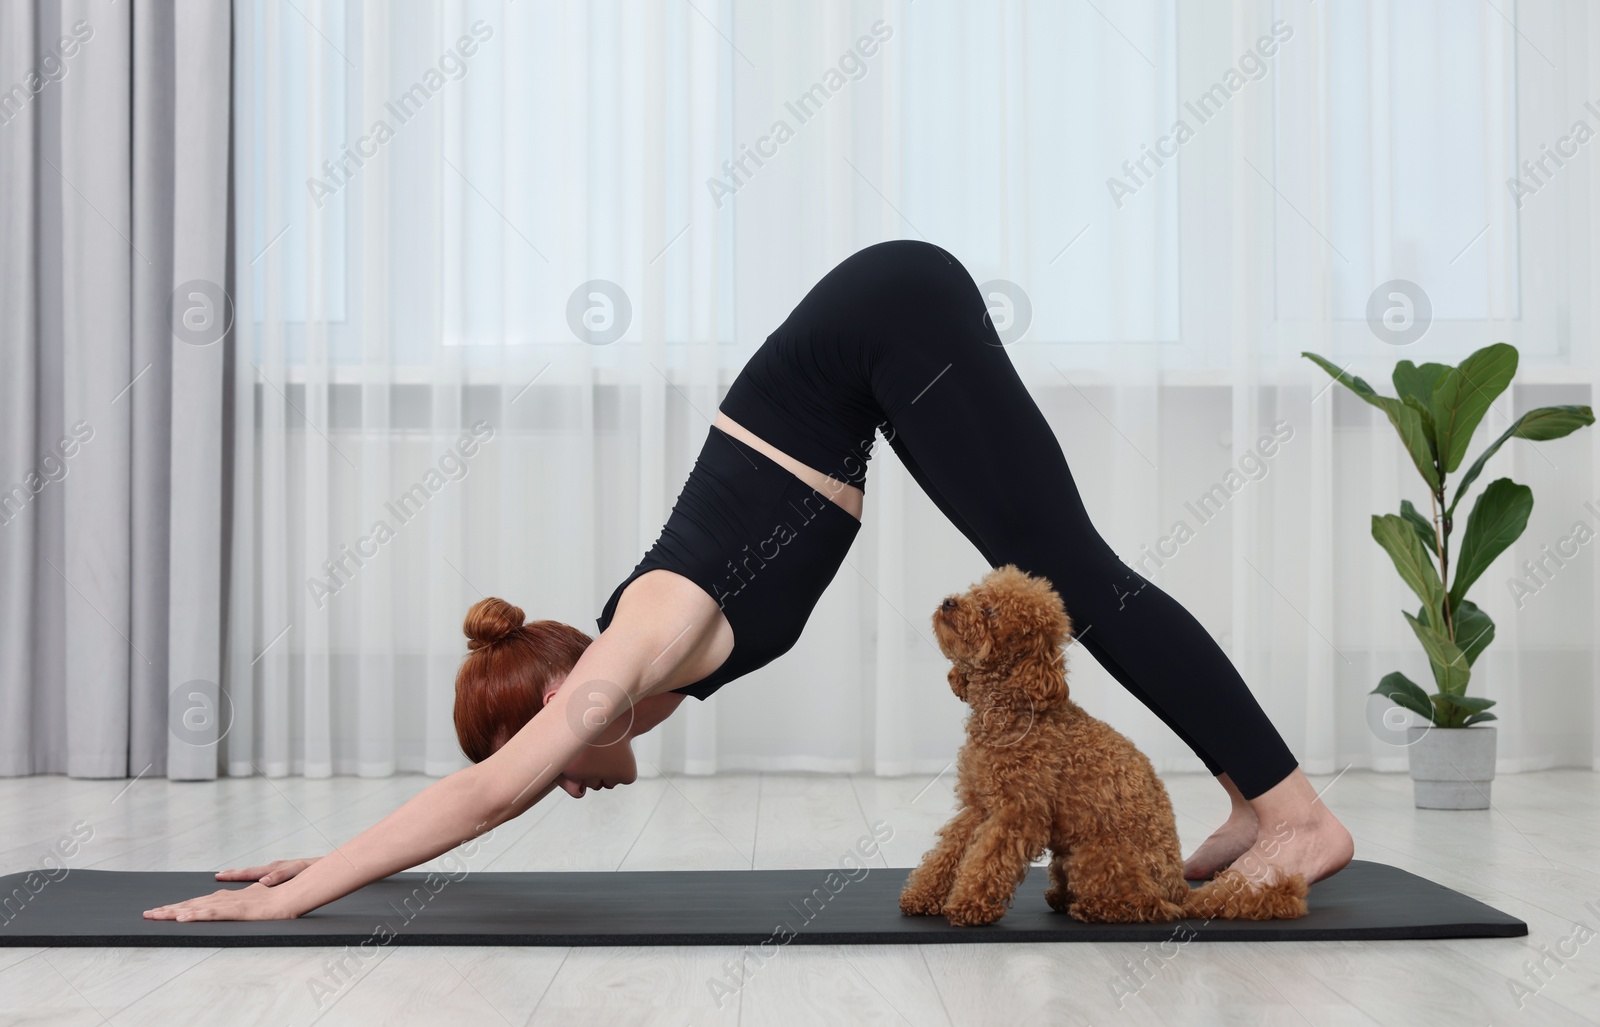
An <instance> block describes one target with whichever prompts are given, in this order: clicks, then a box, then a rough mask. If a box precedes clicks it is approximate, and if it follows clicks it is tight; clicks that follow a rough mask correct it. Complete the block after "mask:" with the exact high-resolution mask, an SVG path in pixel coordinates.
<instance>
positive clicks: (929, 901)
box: [900, 888, 944, 916]
mask: <svg viewBox="0 0 1600 1027" xmlns="http://www.w3.org/2000/svg"><path fill="white" fill-rule="evenodd" d="M900 912H902V913H904V914H905V915H906V916H937V915H938V914H940V913H942V912H944V898H943V896H939V895H934V894H932V893H930V892H927V891H925V890H923V889H920V888H907V889H906V890H905V891H903V892H901V893H900Z"/></svg>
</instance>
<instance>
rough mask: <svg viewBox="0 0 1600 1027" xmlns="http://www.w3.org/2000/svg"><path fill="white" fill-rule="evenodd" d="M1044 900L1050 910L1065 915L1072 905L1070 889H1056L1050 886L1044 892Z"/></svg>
mask: <svg viewBox="0 0 1600 1027" xmlns="http://www.w3.org/2000/svg"><path fill="white" fill-rule="evenodd" d="M1044 900H1045V901H1046V902H1048V903H1049V904H1050V908H1051V909H1053V910H1055V911H1056V912H1057V913H1065V912H1067V910H1068V909H1069V908H1070V907H1071V905H1072V903H1073V895H1072V890H1071V889H1070V888H1058V887H1056V886H1055V885H1051V886H1050V887H1048V888H1046V889H1045V890H1044Z"/></svg>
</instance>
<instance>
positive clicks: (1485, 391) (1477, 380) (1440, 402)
mask: <svg viewBox="0 0 1600 1027" xmlns="http://www.w3.org/2000/svg"><path fill="white" fill-rule="evenodd" d="M1516 373H1517V348H1516V347H1515V346H1512V345H1510V344H1508V343H1504V342H1497V343H1495V344H1494V345H1492V346H1485V347H1484V348H1483V349H1480V350H1478V351H1477V352H1476V353H1474V354H1472V355H1471V356H1469V357H1467V359H1465V360H1463V361H1462V362H1461V366H1460V367H1453V368H1451V369H1450V370H1449V371H1448V372H1446V374H1445V376H1444V378H1443V379H1441V380H1440V382H1439V384H1438V387H1436V388H1435V389H1434V390H1433V395H1432V396H1431V397H1430V398H1429V401H1428V405H1429V407H1430V408H1431V409H1432V410H1433V432H1434V442H1435V444H1436V445H1437V447H1438V453H1439V466H1440V467H1442V468H1443V469H1444V470H1445V472H1446V473H1449V472H1451V471H1454V470H1455V469H1456V468H1457V467H1460V466H1461V458H1462V457H1463V456H1465V455H1466V453H1467V446H1468V444H1469V443H1471V441H1472V433H1473V432H1474V431H1476V430H1477V428H1478V422H1479V421H1481V420H1483V415H1484V414H1485V413H1487V412H1488V410H1489V404H1490V403H1493V402H1494V399H1495V397H1496V396H1498V395H1500V393H1502V392H1504V391H1505V390H1506V386H1508V385H1510V384H1511V379H1512V377H1513V376H1514V375H1516Z"/></svg>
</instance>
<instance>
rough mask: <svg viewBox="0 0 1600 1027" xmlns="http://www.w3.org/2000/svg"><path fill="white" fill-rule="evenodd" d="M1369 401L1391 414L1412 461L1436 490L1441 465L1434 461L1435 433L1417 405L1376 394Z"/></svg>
mask: <svg viewBox="0 0 1600 1027" xmlns="http://www.w3.org/2000/svg"><path fill="white" fill-rule="evenodd" d="M1368 402H1370V403H1372V405H1373V406H1376V407H1380V408H1381V409H1382V410H1383V412H1384V413H1386V414H1388V415H1389V423H1390V424H1392V425H1394V430H1395V431H1397V432H1399V433H1400V440H1401V441H1402V442H1404V443H1405V444H1406V451H1407V452H1409V453H1410V454H1411V462H1412V463H1413V464H1415V465H1416V467H1417V473H1418V474H1420V475H1422V480H1423V481H1425V482H1427V483H1428V488H1429V489H1430V490H1435V491H1436V490H1437V489H1438V488H1439V467H1438V465H1437V464H1436V463H1435V462H1434V448H1433V447H1434V443H1433V435H1432V433H1430V432H1429V431H1428V428H1427V426H1426V425H1424V424H1423V423H1422V414H1420V413H1419V412H1418V411H1417V409H1416V408H1415V407H1412V406H1408V405H1407V404H1406V403H1404V402H1402V401H1401V400H1398V399H1393V398H1391V397H1389V396H1376V397H1374V398H1373V399H1371V400H1369V401H1368Z"/></svg>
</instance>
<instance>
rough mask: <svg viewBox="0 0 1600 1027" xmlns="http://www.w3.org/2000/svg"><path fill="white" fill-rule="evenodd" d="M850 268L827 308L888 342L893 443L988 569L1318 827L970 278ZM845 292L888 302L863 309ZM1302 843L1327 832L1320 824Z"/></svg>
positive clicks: (1261, 728)
mask: <svg viewBox="0 0 1600 1027" xmlns="http://www.w3.org/2000/svg"><path fill="white" fill-rule="evenodd" d="M851 265H853V266H851ZM846 266H849V268H848V270H849V274H847V275H843V276H840V278H839V279H838V281H839V282H840V283H841V284H839V285H838V286H837V287H836V288H834V289H833V290H832V291H831V293H829V294H827V295H825V296H822V297H819V300H821V299H826V300H828V301H830V302H832V303H834V304H836V305H837V309H836V310H834V311H832V313H834V314H835V315H836V316H839V317H841V318H842V323H853V324H855V325H856V326H857V327H858V328H862V329H864V330H875V332H876V334H874V335H866V336H864V338H865V339H866V340H868V341H867V346H868V351H869V364H870V368H869V373H870V378H871V387H872V392H873V394H874V396H875V397H876V399H877V401H878V403H879V405H880V406H881V408H882V411H883V414H884V417H885V419H886V420H887V422H888V423H889V425H890V429H891V431H892V434H891V435H890V438H891V440H892V443H891V444H892V445H894V447H895V449H896V452H898V453H900V454H901V458H902V460H903V461H905V462H906V464H907V467H908V469H910V468H913V467H914V468H915V470H914V471H913V476H914V477H915V478H916V479H917V481H918V483H919V484H920V485H922V487H923V488H924V489H925V490H926V491H927V492H928V493H929V495H930V497H931V498H933V499H934V502H935V503H937V504H938V505H939V506H940V509H941V510H943V511H944V512H945V513H946V516H949V517H950V518H951V520H952V522H953V523H955V524H956V526H957V527H958V528H959V529H960V530H961V531H962V532H963V534H965V535H966V536H967V537H968V538H969V539H972V540H973V542H974V544H975V545H977V546H978V548H979V551H980V552H982V553H983V554H984V556H985V558H986V559H987V560H988V561H989V563H990V565H991V566H999V565H1001V564H1005V563H1014V564H1016V565H1017V566H1018V567H1020V568H1021V569H1022V570H1024V571H1027V572H1029V573H1033V574H1038V575H1041V576H1043V577H1045V578H1047V579H1049V581H1050V582H1051V584H1052V585H1053V586H1054V587H1055V589H1056V591H1057V592H1058V593H1060V595H1061V597H1062V601H1063V603H1064V604H1065V605H1066V608H1067V611H1068V613H1069V614H1070V615H1071V616H1072V618H1073V622H1074V625H1075V628H1076V632H1077V637H1078V640H1079V642H1081V643H1082V644H1083V646H1084V648H1086V649H1088V650H1089V651H1090V653H1091V654H1092V655H1093V656H1094V657H1095V659H1096V660H1097V661H1098V662H1100V663H1101V664H1102V665H1103V666H1105V667H1106V669H1107V670H1108V671H1109V672H1110V673H1111V674H1112V675H1113V676H1115V677H1116V678H1117V680H1118V681H1119V682H1121V683H1123V684H1124V685H1125V686H1127V687H1129V688H1130V691H1132V692H1133V694H1134V695H1135V696H1137V697H1138V698H1139V699H1140V700H1141V701H1143V702H1145V703H1146V704H1147V705H1148V706H1149V707H1150V708H1151V709H1152V710H1154V711H1156V712H1157V714H1158V715H1159V716H1160V717H1161V718H1162V720H1163V721H1165V722H1166V723H1167V724H1169V725H1172V726H1173V729H1174V731H1176V732H1177V733H1178V735H1179V736H1180V737H1181V738H1183V739H1184V741H1185V742H1186V743H1187V744H1188V745H1189V746H1190V747H1191V749H1193V750H1194V751H1195V753H1196V754H1197V755H1199V756H1200V757H1201V759H1202V760H1204V761H1205V762H1206V765H1207V766H1208V767H1209V768H1212V769H1213V772H1217V771H1223V772H1226V773H1227V775H1228V776H1229V778H1230V779H1231V781H1232V782H1233V783H1234V785H1235V786H1236V787H1237V788H1238V790H1239V792H1240V793H1241V795H1242V797H1243V798H1244V799H1245V800H1247V801H1254V800H1257V799H1259V798H1261V797H1263V796H1266V795H1267V794H1268V793H1269V792H1271V793H1272V797H1273V800H1274V801H1273V804H1272V812H1273V813H1274V815H1281V814H1284V813H1286V812H1291V811H1292V807H1293V804H1294V803H1299V804H1300V805H1301V806H1302V807H1304V809H1302V810H1301V811H1300V812H1304V813H1305V814H1306V815H1308V816H1314V817H1318V818H1321V817H1322V814H1324V813H1325V812H1326V808H1325V807H1322V808H1321V809H1320V810H1313V809H1311V808H1310V800H1309V799H1308V798H1307V796H1306V790H1307V789H1309V784H1306V783H1305V778H1304V775H1303V774H1301V773H1299V771H1298V769H1297V764H1296V761H1295V758H1294V756H1293V754H1292V753H1291V752H1290V751H1289V748H1288V746H1287V745H1285V744H1284V741H1283V739H1282V737H1281V736H1279V734H1278V732H1277V730H1276V729H1275V728H1274V727H1273V725H1272V722H1271V721H1270V720H1269V719H1268V718H1267V715H1266V713H1265V711H1263V710H1262V709H1261V707H1260V704H1258V703H1257V702H1256V700H1255V697H1254V696H1253V695H1252V694H1251V692H1250V689H1249V688H1248V686H1246V684H1245V683H1244V680H1243V679H1242V678H1241V677H1240V676H1239V673H1238V671H1237V670H1236V669H1235V668H1234V666H1233V664H1232V663H1231V662H1230V661H1229V660H1228V657H1227V655H1226V654H1225V653H1224V652H1223V651H1222V649H1221V647H1220V646H1218V645H1217V643H1216V641H1215V640H1214V639H1212V638H1211V636H1210V635H1209V634H1207V632H1206V631H1205V629H1204V628H1203V627H1201V625H1200V623H1199V622H1198V621H1197V620H1195V618H1194V617H1193V616H1192V615H1191V614H1190V613H1189V612H1188V611H1187V610H1185V609H1184V608H1183V607H1182V606H1181V605H1180V604H1179V603H1178V602H1177V601H1176V600H1174V599H1173V598H1172V597H1171V596H1169V595H1167V594H1166V593H1165V592H1163V591H1162V590H1161V589H1159V588H1158V587H1156V586H1155V585H1154V584H1152V583H1151V582H1149V581H1148V580H1146V579H1145V578H1144V577H1143V576H1142V575H1140V574H1139V573H1138V572H1136V571H1134V570H1133V569H1132V568H1130V567H1128V566H1127V565H1126V564H1124V563H1122V561H1121V560H1120V559H1118V558H1117V556H1116V554H1115V553H1114V552H1113V551H1112V550H1111V548H1110V546H1109V545H1107V544H1106V542H1105V541H1104V540H1103V539H1102V538H1101V537H1100V534H1099V532H1098V531H1097V530H1096V529H1095V527H1094V525H1093V524H1092V523H1091V522H1090V520H1089V517H1088V514H1087V512H1086V511H1085V509H1084V506H1083V502H1082V500H1081V498H1080V497H1079V495H1078V491H1077V486H1076V484H1075V483H1074V481H1073V478H1072V474H1071V471H1070V470H1069V469H1068V466H1067V461H1066V457H1065V455H1064V454H1063V452H1062V450H1061V446H1060V443H1059V442H1058V441H1057V439H1056V437H1055V434H1054V432H1053V431H1052V430H1051V428H1050V426H1049V423H1048V422H1047V421H1046V420H1045V418H1044V415H1043V414H1042V413H1041V412H1040V411H1039V408H1038V406H1037V405H1036V404H1035V403H1034V402H1033V398H1032V397H1031V396H1030V395H1029V393H1028V391H1027V389H1026V387H1025V386H1024V385H1023V383H1022V380H1021V378H1020V377H1018V375H1017V373H1016V369H1015V368H1014V367H1013V366H1012V364H1011V360H1010V357H1009V356H1008V355H1007V353H1006V351H1005V349H1004V347H1003V346H1002V344H1001V343H1000V340H999V337H998V335H997V334H996V333H995V330H994V328H993V326H992V325H991V324H990V323H989V320H988V317H987V312H986V310H985V307H984V302H983V298H982V297H981V296H980V295H979V293H978V289H977V287H976V285H975V284H974V282H973V281H972V278H971V276H970V275H968V274H967V272H966V271H965V269H964V268H962V267H961V265H960V264H959V263H957V262H956V261H955V260H954V259H953V258H952V257H950V255H949V254H948V253H946V252H945V251H943V250H941V249H939V248H938V247H934V246H930V245H927V244H921V243H912V242H902V243H894V244H880V245H879V246H875V247H869V248H868V249H867V250H864V251H862V252H861V253H858V254H856V255H855V256H854V257H852V258H851V259H850V260H849V261H847V262H846V265H841V268H845V267H846ZM830 277H832V276H830ZM844 283H858V284H859V283H868V284H877V285H878V286H880V288H879V290H878V292H877V294H876V295H870V296H865V297H864V296H863V295H862V294H861V292H860V289H859V288H857V287H855V286H851V285H846V284H844ZM886 434H887V433H886ZM1302 786H1303V787H1302ZM1313 796H1314V793H1313ZM1286 802H1287V803H1288V804H1285V803H1286ZM1258 812H1259V811H1258ZM1262 819H1263V821H1265V820H1266V818H1265V817H1263V818H1262ZM1280 819H1281V817H1280ZM1298 819H1301V818H1299V817H1298V814H1296V817H1293V818H1289V820H1290V822H1291V823H1294V822H1297V821H1298ZM1327 819H1331V815H1329V816H1328V818H1327ZM1276 822H1277V821H1274V823H1276ZM1334 825H1335V826H1337V822H1336V821H1335V822H1334ZM1338 831H1340V832H1342V831H1343V828H1342V827H1340V828H1338ZM1263 834H1265V831H1263ZM1304 834H1305V836H1306V837H1305V838H1304V839H1303V841H1305V840H1310V839H1311V838H1312V836H1313V835H1314V834H1316V832H1313V831H1312V830H1311V825H1310V824H1309V823H1308V824H1307V825H1306V830H1305V832H1304ZM1345 837H1346V838H1348V835H1346V836H1345ZM1332 858H1333V860H1334V861H1335V862H1336V861H1337V855H1335V856H1334V857H1332ZM1343 858H1344V861H1346V862H1347V861H1348V859H1349V857H1348V855H1346V856H1344V857H1343ZM1295 862H1302V861H1299V860H1296V861H1295ZM1326 862H1327V860H1322V861H1321V863H1326ZM1321 863H1319V862H1318V860H1317V859H1315V858H1313V857H1311V856H1308V857H1307V860H1306V861H1304V865H1303V866H1296V867H1295V869H1304V870H1305V871H1306V872H1307V873H1308V879H1314V876H1313V875H1314V874H1318V871H1317V870H1316V869H1315V868H1314V866H1313V864H1316V865H1319V866H1320V865H1321ZM1338 865H1339V866H1342V865H1343V863H1339V864H1338ZM1335 869H1338V867H1337V866H1334V867H1332V868H1331V869H1328V870H1326V872H1332V870H1335Z"/></svg>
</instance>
